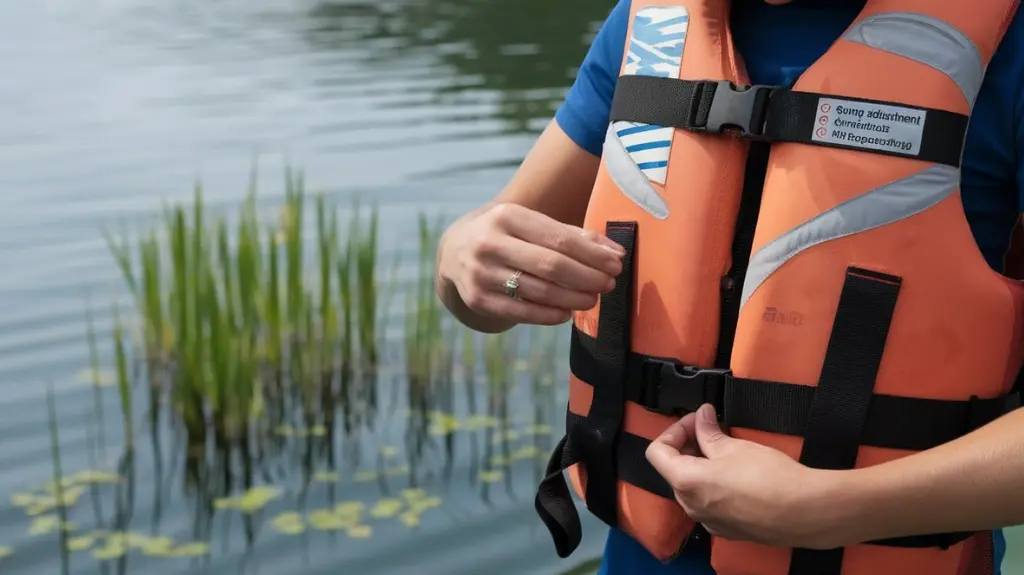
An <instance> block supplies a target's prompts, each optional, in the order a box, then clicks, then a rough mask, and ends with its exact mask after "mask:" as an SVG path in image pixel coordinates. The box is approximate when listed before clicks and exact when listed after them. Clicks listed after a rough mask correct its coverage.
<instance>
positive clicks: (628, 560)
mask: <svg viewBox="0 0 1024 575" xmlns="http://www.w3.org/2000/svg"><path fill="white" fill-rule="evenodd" d="M864 3H865V2H864V0H794V1H793V2H792V3H790V4H787V5H783V6H772V5H768V4H766V3H765V2H764V0H733V11H732V22H731V27H732V31H733V36H734V40H735V43H736V46H737V50H738V51H739V52H740V56H741V57H742V58H743V60H744V63H745V65H746V68H747V72H748V74H749V76H750V79H751V82H752V83H756V84H771V85H783V86H792V85H793V84H794V83H795V82H796V80H797V79H798V78H799V76H800V74H802V73H803V71H804V70H805V69H806V68H807V67H808V66H809V65H810V64H812V63H813V62H814V61H815V60H817V59H818V58H819V57H821V55H822V54H824V53H825V51H826V50H827V49H828V48H829V46H831V45H832V43H833V42H834V41H835V40H836V39H837V38H838V37H839V36H840V35H841V34H842V33H843V32H844V31H845V30H846V28H847V27H848V26H849V25H850V23H851V22H853V20H854V19H855V18H856V17H857V15H858V13H859V12H860V10H861V8H863V6H864ZM626 24H627V22H622V23H621V25H622V29H623V37H624V34H625V28H626ZM1022 26H1024V17H1022V16H1018V17H1017V19H1016V20H1015V23H1014V26H1012V27H1011V30H1010V32H1008V35H1007V38H1006V39H1005V40H1004V42H1003V44H1002V45H1001V46H1000V49H999V51H998V52H997V54H996V56H995V57H994V58H993V60H992V62H991V64H990V66H989V69H988V72H987V75H986V78H985V81H984V84H983V86H982V89H981V92H980V93H979V96H978V99H977V101H976V105H975V108H974V114H973V116H972V120H971V124H970V127H969V130H968V134H967V138H966V143H965V149H964V155H963V160H962V167H961V198H962V201H963V205H964V211H965V214H966V216H967V220H968V222H969V224H970V226H971V229H972V231H973V233H974V236H975V239H976V240H977V243H978V245H979V248H980V249H981V252H982V253H983V254H984V256H985V258H986V260H987V261H988V262H989V265H991V266H992V267H993V268H995V269H997V270H1001V269H1002V257H1003V253H1004V252H1005V251H1006V248H1007V246H1008V243H1009V237H1010V231H1011V229H1012V228H1013V225H1014V223H1015V221H1016V219H1017V215H1018V214H1019V213H1020V211H1021V206H1020V201H1019V199H1018V198H1019V197H1020V194H1019V191H1018V185H1017V181H1018V170H1020V171H1024V168H1018V161H1017V146H1016V142H1017V140H1018V137H1017V130H1019V129H1020V126H1019V124H1020V122H1019V121H1018V118H1017V115H1018V114H1017V112H1018V107H1017V103H1018V102H1019V100H1020V98H1019V89H1018V82H1019V80H1018V78H1021V77H1022V76H1021V71H1022V70H1024V66H1022V64H1024V50H1022V48H1024V44H1022V42H1024V29H1022ZM623 39H624V38H623ZM619 54H620V57H621V52H620V53H619ZM996 548H997V549H996V555H997V565H998V561H999V560H1000V559H1001V556H1002V554H1003V539H1002V535H1001V533H999V532H997V533H996ZM633 572H643V573H645V574H647V575H705V574H711V573H712V571H711V570H710V567H709V566H708V562H707V557H706V554H704V553H701V552H696V553H689V554H687V553H684V554H683V555H682V556H681V557H680V558H679V559H677V560H676V561H674V562H672V563H670V564H668V565H665V564H661V563H659V562H658V561H656V560H655V559H654V558H653V557H651V556H650V555H649V554H646V552H645V551H644V550H643V548H642V547H640V546H639V544H638V543H636V542H635V541H632V540H630V539H629V538H628V537H626V536H625V535H623V534H621V533H615V532H613V534H612V536H611V537H610V538H609V542H608V546H607V550H606V555H605V565H604V566H603V567H602V571H601V575H619V574H621V573H633Z"/></svg>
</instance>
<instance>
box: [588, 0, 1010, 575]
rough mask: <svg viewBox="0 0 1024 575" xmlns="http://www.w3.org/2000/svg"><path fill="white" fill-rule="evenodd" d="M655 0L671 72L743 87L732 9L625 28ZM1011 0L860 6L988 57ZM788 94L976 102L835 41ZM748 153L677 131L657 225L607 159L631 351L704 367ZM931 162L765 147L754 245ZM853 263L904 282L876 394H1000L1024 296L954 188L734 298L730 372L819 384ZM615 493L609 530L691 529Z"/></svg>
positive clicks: (667, 552) (655, 540)
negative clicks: (676, 29) (625, 258)
mask: <svg viewBox="0 0 1024 575" xmlns="http://www.w3.org/2000/svg"><path fill="white" fill-rule="evenodd" d="M651 6H684V7H685V8H686V9H687V10H688V13H689V23H688V30H687V33H686V38H685V46H684V49H683V56H682V60H681V67H680V74H679V77H680V78H681V79H691V80H731V81H733V82H736V83H740V84H742V83H745V82H746V80H747V79H746V74H745V72H744V70H743V64H742V62H741V61H740V59H739V57H738V55H737V53H736V51H735V49H734V46H733V42H732V38H731V35H730V31H729V14H728V9H729V2H728V1H726V0H663V1H661V2H655V1H651V0H633V2H632V7H631V18H630V28H629V30H628V32H627V38H629V37H631V36H632V32H633V23H634V18H635V16H636V14H637V11H638V10H641V9H644V8H647V7H651ZM1016 9H1017V1H1015V0H986V1H984V2H976V1H975V2H968V1H953V0H943V1H941V2H939V1H936V0H868V2H867V5H866V7H865V8H864V10H863V11H862V13H861V15H860V16H859V18H858V22H859V21H862V20H864V19H865V18H870V17H872V16H873V15H877V14H880V13H884V12H912V13H918V14H922V15H926V16H929V17H932V18H935V19H937V20H940V21H942V22H946V23H948V24H950V25H951V26H952V27H954V28H956V29H957V30H959V31H960V32H962V33H963V34H964V35H965V36H967V37H968V38H969V39H970V40H971V41H973V43H974V44H975V46H976V47H977V49H978V52H979V56H980V57H981V63H982V65H983V66H984V65H985V64H987V63H988V61H989V59H990V58H991V57H992V54H993V52H994V51H995V49H996V47H997V46H998V44H999V42H1000V40H1001V38H1002V34H1003V32H1005V29H1006V27H1007V25H1008V24H1009V22H1010V20H1011V18H1012V16H1013V14H1014V12H1015V10H1016ZM854 25H856V23H855V24H854ZM628 52H629V51H628V50H627V51H626V53H627V54H626V57H625V58H624V60H623V67H622V70H623V71H624V70H625V69H626V62H627V60H628ZM794 89H795V90H797V91H806V92H815V93H819V94H825V95H836V96H840V97H847V98H867V99H874V100H882V101H888V102H901V103H905V104H908V105H913V106H921V107H927V108H936V109H942V110H947V111H950V112H955V113H960V114H965V115H968V114H970V111H971V110H970V105H971V104H970V102H968V101H967V99H966V98H965V96H964V93H963V91H962V89H961V87H960V86H958V85H957V83H956V82H954V81H953V80H952V79H951V78H950V77H949V76H947V75H946V74H944V73H942V72H940V71H938V70H936V69H934V68H932V67H929V66H928V65H926V64H924V63H921V62H918V61H915V60H913V59H910V58H906V57H904V56H901V55H898V54H895V53H891V52H887V51H884V50H880V49H877V48H873V47H869V46H866V45H864V44H860V43H855V42H852V41H849V40H845V39H840V40H838V41H837V42H836V43H835V44H834V45H833V46H832V47H831V48H830V49H829V50H828V51H827V52H826V54H825V55H824V56H823V57H822V58H821V59H820V60H818V61H817V62H816V63H814V64H813V65H812V66H811V67H810V68H809V69H808V70H807V71H806V72H805V73H804V74H803V76H802V77H801V78H800V80H799V81H798V82H797V84H796V86H795V88H794ZM748 146H749V144H748V143H747V142H746V141H745V140H743V139H741V138H739V137H736V136H732V135H709V134H699V133H694V132H689V131H685V130H675V131H674V134H673V136H672V140H671V151H670V160H669V164H668V172H667V178H666V184H665V185H660V184H657V183H654V182H652V185H653V186H654V188H655V189H656V190H657V191H658V192H659V194H661V195H662V197H663V198H664V200H665V202H666V203H667V205H668V209H669V212H670V213H671V216H670V217H668V218H666V219H659V218H656V217H654V216H652V215H650V214H648V213H647V212H645V211H644V210H642V209H641V208H640V207H639V206H638V205H637V204H635V203H634V202H633V201H632V200H630V199H629V198H628V197H627V196H626V195H625V194H623V193H622V191H621V190H620V189H619V188H618V187H617V186H616V184H615V183H614V182H613V181H612V179H611V177H610V176H609V172H608V168H607V165H606V164H605V163H604V161H602V164H601V168H600V170H599V173H598V176H597V181H596V184H595V187H594V190H593V194H592V197H591V203H590V206H589V208H588V211H587V216H586V221H585V224H584V226H585V227H586V228H588V229H591V230H595V231H597V232H599V233H601V232H603V231H604V229H605V225H606V223H607V222H609V221H623V220H627V221H636V222H638V233H637V242H636V252H635V256H634V257H635V263H634V267H635V277H636V280H635V282H636V283H635V285H636V297H635V300H634V302H633V310H632V314H633V319H632V321H633V324H632V325H633V327H632V334H631V338H632V339H631V348H632V350H633V351H635V352H637V353H641V354H646V355H651V356H658V357H671V358H675V359H677V360H679V361H680V362H682V363H685V364H688V365H693V366H703V367H711V366H712V363H713V361H714V358H715V353H716V350H717V345H718V338H719V327H720V326H719V317H720V316H719V314H720V301H719V297H720V282H721V281H722V278H723V277H724V276H726V274H727V272H728V270H729V268H730V266H731V265H732V262H731V261H730V257H731V255H730V253H731V245H732V240H733V234H734V231H735V226H736V217H737V211H738V207H739V200H740V196H741V191H742V187H743V181H744V167H745V162H746V157H747V150H748ZM932 165H934V164H931V163H929V162H926V161H922V160H918V159H913V158H907V157H897V156H886V155H881V154H874V153H864V152H860V151H853V150H847V149H837V148H828V147H824V146H814V145H806V144H798V143H780V144H775V145H773V148H772V152H771V156H770V160H769V167H768V171H767V176H766V181H765V186H764V191H763V196H762V203H761V210H760V215H759V219H758V223H757V228H756V232H755V237H754V245H753V252H754V253H756V252H757V251H758V250H759V249H760V248H763V247H764V246H766V245H768V244H769V243H770V242H772V241H773V240H776V239H777V238H779V237H780V236H782V235H783V234H786V233H787V232H789V231H791V230H792V229H793V228H795V227H797V226H799V225H801V224H803V223H804V222H807V221H809V220H811V219H813V218H815V217H816V216H818V215H819V214H821V213H823V212H825V211H826V210H830V209H831V208H833V207H835V206H837V205H839V204H841V203H843V202H846V201H848V200H850V199H852V198H855V197H858V196H860V195H862V194H865V193H867V192H869V191H871V190H873V189H876V188H879V187H881V186H884V185H886V184H889V183H891V182H895V181H897V180H901V179H903V178H906V177H908V176H911V175H913V174H915V173H917V172H920V171H921V170H923V169H926V168H928V167H930V166H932ZM1019 229H1020V230H1024V228H1019ZM1019 233H1020V235H1021V237H1020V238H1018V240H1017V241H1015V242H1014V247H1013V248H1011V252H1012V253H1011V254H1010V255H1008V261H1009V260H1010V259H1014V261H1018V260H1019V262H1018V263H1019V264H1020V265H1019V266H1017V267H1018V268H1019V270H1020V273H1021V274H1022V275H1024V255H1019V254H1024V247H1021V246H1022V245H1024V231H1019ZM1015 250H1016V251H1015ZM1018 252H1019V253H1018ZM849 266H857V267H863V268H867V269H871V270H875V271H878V272H882V273H887V274H893V275H896V276H899V277H901V278H902V286H901V289H900V294H899V299H898V302H897V305H896V310H895V313H894V316H893V321H892V326H891V329H890V332H889V336H888V340H887V344H886V348H885V353H884V356H883V359H882V363H881V367H880V370H879V373H878V376H877V381H876V385H875V393H880V394H889V395H898V396H908V397H920V398H933V399H947V400H967V399H969V398H970V397H971V396H980V397H983V398H988V397H996V396H999V395H1002V394H1005V393H1007V392H1008V391H1009V390H1010V388H1011V385H1012V384H1013V381H1014V378H1015V377H1016V375H1017V372H1018V370H1019V368H1020V366H1021V362H1022V359H1024V358H1022V350H1024V345H1022V325H1021V320H1020V318H1021V316H1022V311H1024V289H1022V287H1021V284H1020V283H1019V282H1017V281H1013V280H1010V279H1008V278H1006V277H1004V276H1001V275H999V274H996V273H995V272H993V271H992V270H991V268H989V266H988V265H987V264H986V262H985V260H984V259H983V258H982V255H981V253H980V252H979V250H978V248H977V246H976V244H975V241H974V239H973V236H972V235H971V231H970V229H969V228H968V225H967V222H966V219H965V217H964V213H963V207H962V205H961V203H960V197H959V192H955V193H953V194H951V195H949V196H948V197H946V198H945V199H943V200H941V201H939V202H938V203H937V204H935V205H932V206H930V207H928V208H927V209H923V210H921V211H919V212H917V213H914V214H912V215H910V216H909V217H906V218H903V219H900V220H897V221H895V222H893V223H889V224H887V225H883V226H880V227H875V228H872V229H868V230H867V231H859V232H858V233H854V234H851V235H847V236H844V237H839V238H837V239H830V240H829V241H824V242H821V243H818V244H816V245H813V246H810V247H808V248H807V249H804V250H802V251H800V252H799V253H796V254H795V255H794V256H793V257H790V258H788V259H787V260H786V261H785V262H784V263H782V265H781V266H780V267H779V268H778V269H777V270H775V271H774V272H773V273H771V274H770V275H769V276H768V277H767V279H766V280H765V281H764V282H763V283H761V284H760V285H759V286H758V287H757V289H756V290H755V291H753V293H752V294H751V296H750V298H749V300H747V301H746V302H745V303H744V304H743V307H742V308H741V311H740V316H739V321H738V324H737V330H736V337H735V340H734V347H733V354H732V365H731V368H732V370H733V372H734V374H735V375H736V376H737V377H741V378H751V379H759V380H771V381H781V382H788V383H793V384H799V385H805V386H816V385H817V381H818V378H819V376H820V373H821V367H822V361H823V357H824V355H825V351H826V347H827V345H828V342H829V339H830V333H831V330H832V327H833V322H834V319H835V314H836V306H837V303H838V299H839V294H840V291H841V289H842V286H843V281H844V278H845V273H846V269H847V268H848V267H849ZM770 308H771V309H774V310H778V312H780V313H784V314H794V313H795V314H799V317H801V318H802V320H801V321H800V322H798V323H794V322H777V321H765V317H766V316H765V313H766V310H768V309H770ZM598 316H599V306H597V307H595V308H593V309H591V310H587V311H585V312H578V313H576V314H575V315H574V323H575V325H576V327H577V328H579V329H580V330H581V331H583V332H585V333H587V334H589V335H591V336H596V335H597V333H596V332H597V323H598ZM936 358H941V359H940V360H937V359H936ZM569 385H570V405H569V409H570V411H572V412H573V413H576V414H579V415H586V414H587V412H588V410H589V407H590V403H591V397H592V388H591V387H590V386H589V385H586V384H584V383H582V382H580V381H579V380H578V379H576V377H575V376H573V377H571V378H570V384H569ZM675 419H676V418H675V417H668V416H663V415H658V414H655V413H653V412H650V411H647V410H645V409H644V408H643V407H641V406H639V405H635V404H632V403H630V404H628V405H627V407H626V416H625V420H624V423H623V430H624V431H626V432H628V433H631V434H634V435H639V436H642V437H645V438H648V439H653V438H655V437H656V436H657V435H658V434H660V433H661V432H662V431H663V430H664V429H665V428H666V427H668V426H669V425H670V424H671V423H672V422H673V421H675ZM731 433H732V434H733V435H734V436H736V437H740V438H743V439H748V440H752V441H756V442H758V443H762V444H766V445H770V446H773V447H775V448H778V449H780V450H782V451H783V452H785V453H787V454H788V455H790V456H791V457H793V458H798V457H799V455H800V450H801V447H802V444H803V440H802V439H801V438H800V437H794V436H782V435H776V434H770V433H764V432H759V431H753V430H745V429H732V430H731ZM903 455H906V452H902V451H896V450H891V449H882V448H875V447H867V446H862V447H861V448H860V450H859V456H858V460H857V465H858V466H867V465H873V464H877V463H880V462H884V461H887V460H889V459H892V458H896V457H900V456H903ZM570 476H571V479H572V483H573V487H574V489H575V491H576V493H577V494H578V495H579V496H580V497H583V496H584V495H585V492H586V489H585V486H586V470H585V465H584V464H579V465H574V466H573V467H572V469H571V470H570ZM618 487H619V489H618V495H619V521H620V525H619V527H620V528H622V529H623V530H624V531H625V532H627V533H628V534H630V535H631V536H632V537H634V538H636V539H637V540H638V541H639V542H640V543H641V544H642V545H643V546H644V547H645V548H647V549H648V550H649V551H650V552H651V553H653V554H654V555H655V556H656V557H658V558H660V559H662V560H667V559H669V558H671V557H673V556H675V555H676V554H678V552H679V551H680V549H681V547H682V546H683V544H684V543H685V541H686V539H687V537H688V536H689V535H690V533H691V532H692V530H693V527H694V524H693V522H692V521H691V520H690V519H689V518H687V517H686V516H685V514H684V513H683V511H682V509H681V508H680V507H679V505H678V504H677V503H676V502H675V501H672V500H668V499H665V498H662V497H660V496H657V495H655V494H652V493H649V492H647V491H645V490H643V489H641V488H638V487H636V486H633V485H631V484H628V483H625V482H623V481H620V482H619V486H618ZM984 544H985V543H984V542H982V540H981V539H980V538H975V539H972V540H969V541H967V542H964V543H961V544H959V545H956V546H953V547H952V548H950V549H948V550H945V551H943V550H939V549H937V548H936V549H931V548H926V549H912V548H899V547H885V546H878V545H858V546H854V547H850V548H847V549H846V550H845V555H844V563H843V570H842V574H843V575H875V574H876V573H908V574H912V573H920V574H928V575H981V574H982V573H984V571H977V570H972V569H977V565H978V564H979V560H978V557H979V556H983V555H985V549H983V548H982V547H981V546H983V545H984ZM989 546H990V543H989ZM965 550H966V551H965ZM968 551H969V553H968ZM988 554H989V555H988V556H989V557H990V556H991V549H988ZM790 557H791V550H790V549H782V548H769V547H766V546H762V545H756V544H752V543H745V542H735V541H728V540H722V539H715V540H714V542H713V549H712V565H713V567H714V569H715V570H716V572H717V573H718V574H719V575H787V572H788V569H789V561H790ZM982 562H983V561H982ZM989 562H991V560H989ZM972 565H973V566H974V567H971V566H972Z"/></svg>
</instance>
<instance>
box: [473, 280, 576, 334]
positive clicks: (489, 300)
mask: <svg viewBox="0 0 1024 575" xmlns="http://www.w3.org/2000/svg"><path fill="white" fill-rule="evenodd" d="M458 287H459V288H460V289H459V296H461V297H462V301H463V302H464V303H465V304H466V306H467V307H469V309H471V310H473V311H476V312H478V313H481V314H483V315H488V316H491V317H495V318H499V319H502V320H509V321H514V322H516V323H526V324H533V325H559V324H563V323H565V322H567V321H569V319H570V318H571V317H572V310H568V309H560V308H555V307H551V306H547V305H542V304H538V303H534V302H529V301H523V300H520V299H513V298H510V297H509V296H508V295H506V294H504V293H501V294H499V293H497V292H494V291H490V290H487V289H483V288H481V287H480V286H476V285H470V286H458Z"/></svg>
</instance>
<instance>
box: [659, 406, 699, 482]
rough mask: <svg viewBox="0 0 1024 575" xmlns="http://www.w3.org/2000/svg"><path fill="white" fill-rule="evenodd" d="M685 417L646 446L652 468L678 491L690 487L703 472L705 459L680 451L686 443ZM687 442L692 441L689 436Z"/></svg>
mask: <svg viewBox="0 0 1024 575" xmlns="http://www.w3.org/2000/svg"><path fill="white" fill-rule="evenodd" d="M686 428H687V423H686V418H685V417H684V418H683V419H680V420H679V421H677V422H675V423H673V424H672V425H671V426H670V427H669V428H668V429H666V430H665V431H664V432H663V433H662V434H661V435H660V436H658V437H657V439H655V440H654V441H652V442H651V444H650V445H649V446H648V447H647V451H646V454H645V455H646V457H647V461H649V462H650V464H651V466H652V467H654V470H655V471H657V472H658V474H659V475H661V476H662V477H664V478H665V481H668V483H669V484H670V485H671V486H672V487H673V488H674V489H677V490H679V491H687V490H689V489H691V488H692V487H693V486H694V484H695V482H696V479H698V478H699V476H700V474H701V473H702V472H703V467H702V466H703V465H704V464H705V463H707V461H706V460H704V459H701V458H699V457H695V456H693V455H689V454H686V453H682V452H681V451H680V450H681V449H683V448H685V447H686V445H687V443H688V434H687V431H686ZM689 443H693V440H692V438H689Z"/></svg>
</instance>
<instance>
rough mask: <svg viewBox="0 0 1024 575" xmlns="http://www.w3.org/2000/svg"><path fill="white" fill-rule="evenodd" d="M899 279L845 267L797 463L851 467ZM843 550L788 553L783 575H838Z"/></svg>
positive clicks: (865, 416)
mask: <svg viewBox="0 0 1024 575" xmlns="http://www.w3.org/2000/svg"><path fill="white" fill-rule="evenodd" d="M901 283H902V280H901V278H899V277H896V276H892V275H888V274H882V273H877V272H872V271H868V270H863V269H859V268H848V269H847V272H846V281H845V282H844V283H843V291H842V292H841V293H840V296H839V306H838V308H837V310H836V319H835V322H834V323H833V325H832V336H831V337H830V338H829V342H828V348H827V350H826V352H825V361H824V363H823V364H822V367H821V376H820V378H819V379H818V386H817V388H815V393H814V399H813V400H812V401H811V410H810V412H809V413H808V416H807V427H806V429H805V430H804V444H803V449H802V450H801V452H800V463H802V464H804V465H806V466H808V467H814V468H817V469H853V468H854V467H855V466H856V465H857V453H858V451H859V449H860V445H861V437H862V435H863V432H864V424H865V422H866V421H867V417H868V407H869V406H870V405H871V398H872V397H873V396H874V389H875V378H876V377H877V376H878V367H879V365H880V364H881V362H882V355H883V352H884V351H885V342H886V339H887V338H888V337H889V326H890V324H891V322H892V314H893V311H894V309H895V307H896V299H897V297H898V296H899V292H900V285H901ZM842 567H843V548H842V547H839V548H836V549H825V550H823V549H794V550H793V557H792V561H791V562H790V567H789V575H840V573H841V571H842Z"/></svg>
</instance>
